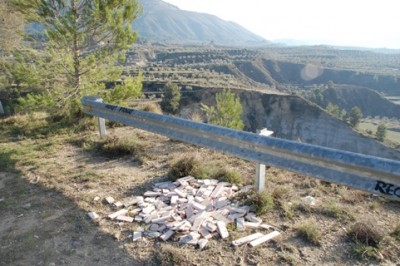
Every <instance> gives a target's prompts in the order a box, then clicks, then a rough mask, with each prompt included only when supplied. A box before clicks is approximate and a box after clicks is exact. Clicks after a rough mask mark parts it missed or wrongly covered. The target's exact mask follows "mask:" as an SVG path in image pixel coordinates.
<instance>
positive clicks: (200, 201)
mask: <svg viewBox="0 0 400 266" xmlns="http://www.w3.org/2000/svg"><path fill="white" fill-rule="evenodd" d="M194 200H195V201H197V202H198V203H202V202H203V201H204V199H203V197H200V196H196V197H195V198H194Z"/></svg>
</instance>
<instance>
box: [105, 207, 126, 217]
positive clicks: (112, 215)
mask: <svg viewBox="0 0 400 266" xmlns="http://www.w3.org/2000/svg"><path fill="white" fill-rule="evenodd" d="M127 213H128V210H127V209H122V210H119V211H116V212H114V213H112V214H110V215H108V218H110V219H111V220H114V219H115V218H117V217H118V216H120V215H125V214H127Z"/></svg>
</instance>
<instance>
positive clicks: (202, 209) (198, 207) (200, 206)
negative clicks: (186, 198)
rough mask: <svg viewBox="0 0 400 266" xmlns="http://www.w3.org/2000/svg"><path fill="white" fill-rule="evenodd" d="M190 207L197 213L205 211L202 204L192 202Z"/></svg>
mask: <svg viewBox="0 0 400 266" xmlns="http://www.w3.org/2000/svg"><path fill="white" fill-rule="evenodd" d="M192 206H193V208H195V209H197V210H199V211H204V210H205V209H206V206H203V205H202V204H200V203H198V202H195V201H193V202H192Z"/></svg>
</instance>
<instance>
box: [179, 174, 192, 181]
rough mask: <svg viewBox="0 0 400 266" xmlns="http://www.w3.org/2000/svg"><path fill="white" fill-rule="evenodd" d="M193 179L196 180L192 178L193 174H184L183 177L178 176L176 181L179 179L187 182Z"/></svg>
mask: <svg viewBox="0 0 400 266" xmlns="http://www.w3.org/2000/svg"><path fill="white" fill-rule="evenodd" d="M193 180H196V178H194V177H193V176H190V175H188V176H185V177H181V178H178V179H177V180H176V181H177V182H180V181H186V182H189V181H193Z"/></svg>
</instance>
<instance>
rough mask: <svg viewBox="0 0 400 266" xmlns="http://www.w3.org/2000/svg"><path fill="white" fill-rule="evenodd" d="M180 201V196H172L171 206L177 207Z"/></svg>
mask: <svg viewBox="0 0 400 266" xmlns="http://www.w3.org/2000/svg"><path fill="white" fill-rule="evenodd" d="M178 199H179V197H178V196H175V195H174V196H172V197H171V205H176V204H178Z"/></svg>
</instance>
